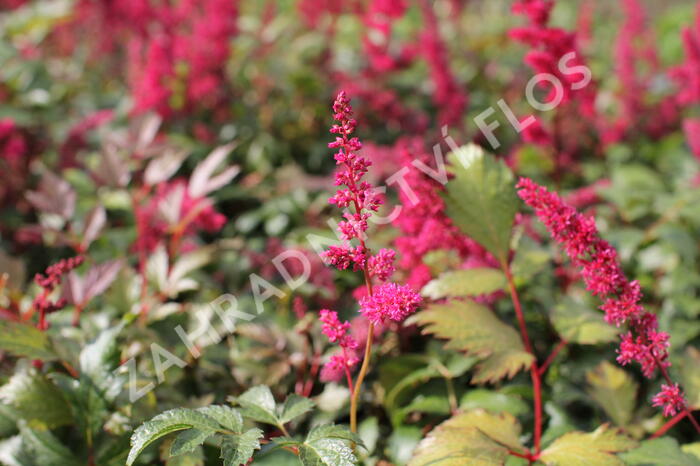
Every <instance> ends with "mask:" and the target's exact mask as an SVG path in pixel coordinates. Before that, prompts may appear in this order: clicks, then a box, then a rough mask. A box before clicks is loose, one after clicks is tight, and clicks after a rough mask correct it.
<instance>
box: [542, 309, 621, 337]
mask: <svg viewBox="0 0 700 466" xmlns="http://www.w3.org/2000/svg"><path fill="white" fill-rule="evenodd" d="M551 319H552V323H553V324H554V328H555V329H556V330H557V333H559V335H561V337H562V338H564V339H565V340H566V341H568V342H570V343H578V344H580V345H595V344H598V343H607V342H611V341H615V340H616V339H617V334H618V333H619V330H618V329H617V328H616V327H614V326H612V325H609V324H608V323H606V322H605V320H604V319H603V315H602V314H601V313H600V312H595V311H593V310H591V309H590V308H588V307H586V306H582V305H580V304H578V303H576V302H574V301H572V300H567V301H566V302H564V303H562V304H560V305H557V306H556V307H555V308H554V310H553V311H552V313H551Z"/></svg>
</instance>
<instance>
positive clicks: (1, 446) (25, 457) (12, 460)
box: [0, 435, 36, 466]
mask: <svg viewBox="0 0 700 466" xmlns="http://www.w3.org/2000/svg"><path fill="white" fill-rule="evenodd" d="M0 464H2V465H4V466H36V463H35V462H34V461H33V460H32V456H31V453H29V452H28V451H27V449H26V447H25V445H24V442H22V436H20V435H15V436H14V437H10V438H7V439H4V440H0Z"/></svg>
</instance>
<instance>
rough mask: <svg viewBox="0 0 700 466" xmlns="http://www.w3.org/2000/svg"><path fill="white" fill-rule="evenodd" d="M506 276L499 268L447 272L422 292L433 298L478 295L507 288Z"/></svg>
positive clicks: (426, 286)
mask: <svg viewBox="0 0 700 466" xmlns="http://www.w3.org/2000/svg"><path fill="white" fill-rule="evenodd" d="M505 286H506V277H505V275H503V272H501V271H500V270H498V269H492V268H488V267H478V268H473V269H466V270H453V271H450V272H445V273H443V274H442V275H440V277H438V278H436V279H435V280H431V281H430V282H429V283H428V284H427V285H425V287H423V290H422V291H421V293H422V294H423V296H426V297H428V298H431V299H441V298H452V297H459V296H478V295H482V294H489V293H493V292H494V291H499V290H502V289H503V288H505Z"/></svg>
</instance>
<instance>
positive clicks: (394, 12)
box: [362, 0, 413, 73]
mask: <svg viewBox="0 0 700 466" xmlns="http://www.w3.org/2000/svg"><path fill="white" fill-rule="evenodd" d="M407 6H408V5H407V4H406V0H372V1H371V2H370V3H369V5H368V6H367V9H366V11H365V13H364V15H363V17H362V22H363V23H364V26H365V28H364V34H363V37H362V45H363V47H364V51H365V56H366V57H367V61H368V63H369V66H370V68H371V69H372V70H373V71H376V72H378V73H386V72H390V71H394V70H397V69H400V68H403V67H404V66H406V65H408V64H409V63H410V61H411V60H412V58H413V48H412V47H403V48H402V49H401V51H400V52H399V53H398V54H393V53H391V50H390V45H391V32H392V29H393V23H394V21H396V20H397V19H399V18H401V17H402V16H403V15H404V13H405V12H406V9H407Z"/></svg>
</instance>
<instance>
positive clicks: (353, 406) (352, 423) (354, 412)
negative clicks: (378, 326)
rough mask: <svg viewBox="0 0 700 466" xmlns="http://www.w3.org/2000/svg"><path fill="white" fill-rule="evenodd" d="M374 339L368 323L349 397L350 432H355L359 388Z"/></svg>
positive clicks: (367, 365) (371, 328) (372, 326)
mask: <svg viewBox="0 0 700 466" xmlns="http://www.w3.org/2000/svg"><path fill="white" fill-rule="evenodd" d="M373 339H374V323H373V322H370V323H369V327H368V328H367V342H366V343H365V356H364V358H363V359H362V366H361V367H360V372H359V373H358V374H357V381H356V382H355V388H354V389H353V391H352V395H351V397H350V430H351V431H352V432H357V399H358V397H359V395H360V388H361V387H362V382H363V381H364V380H365V375H367V369H368V368H369V357H370V355H371V354H372V340H373Z"/></svg>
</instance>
